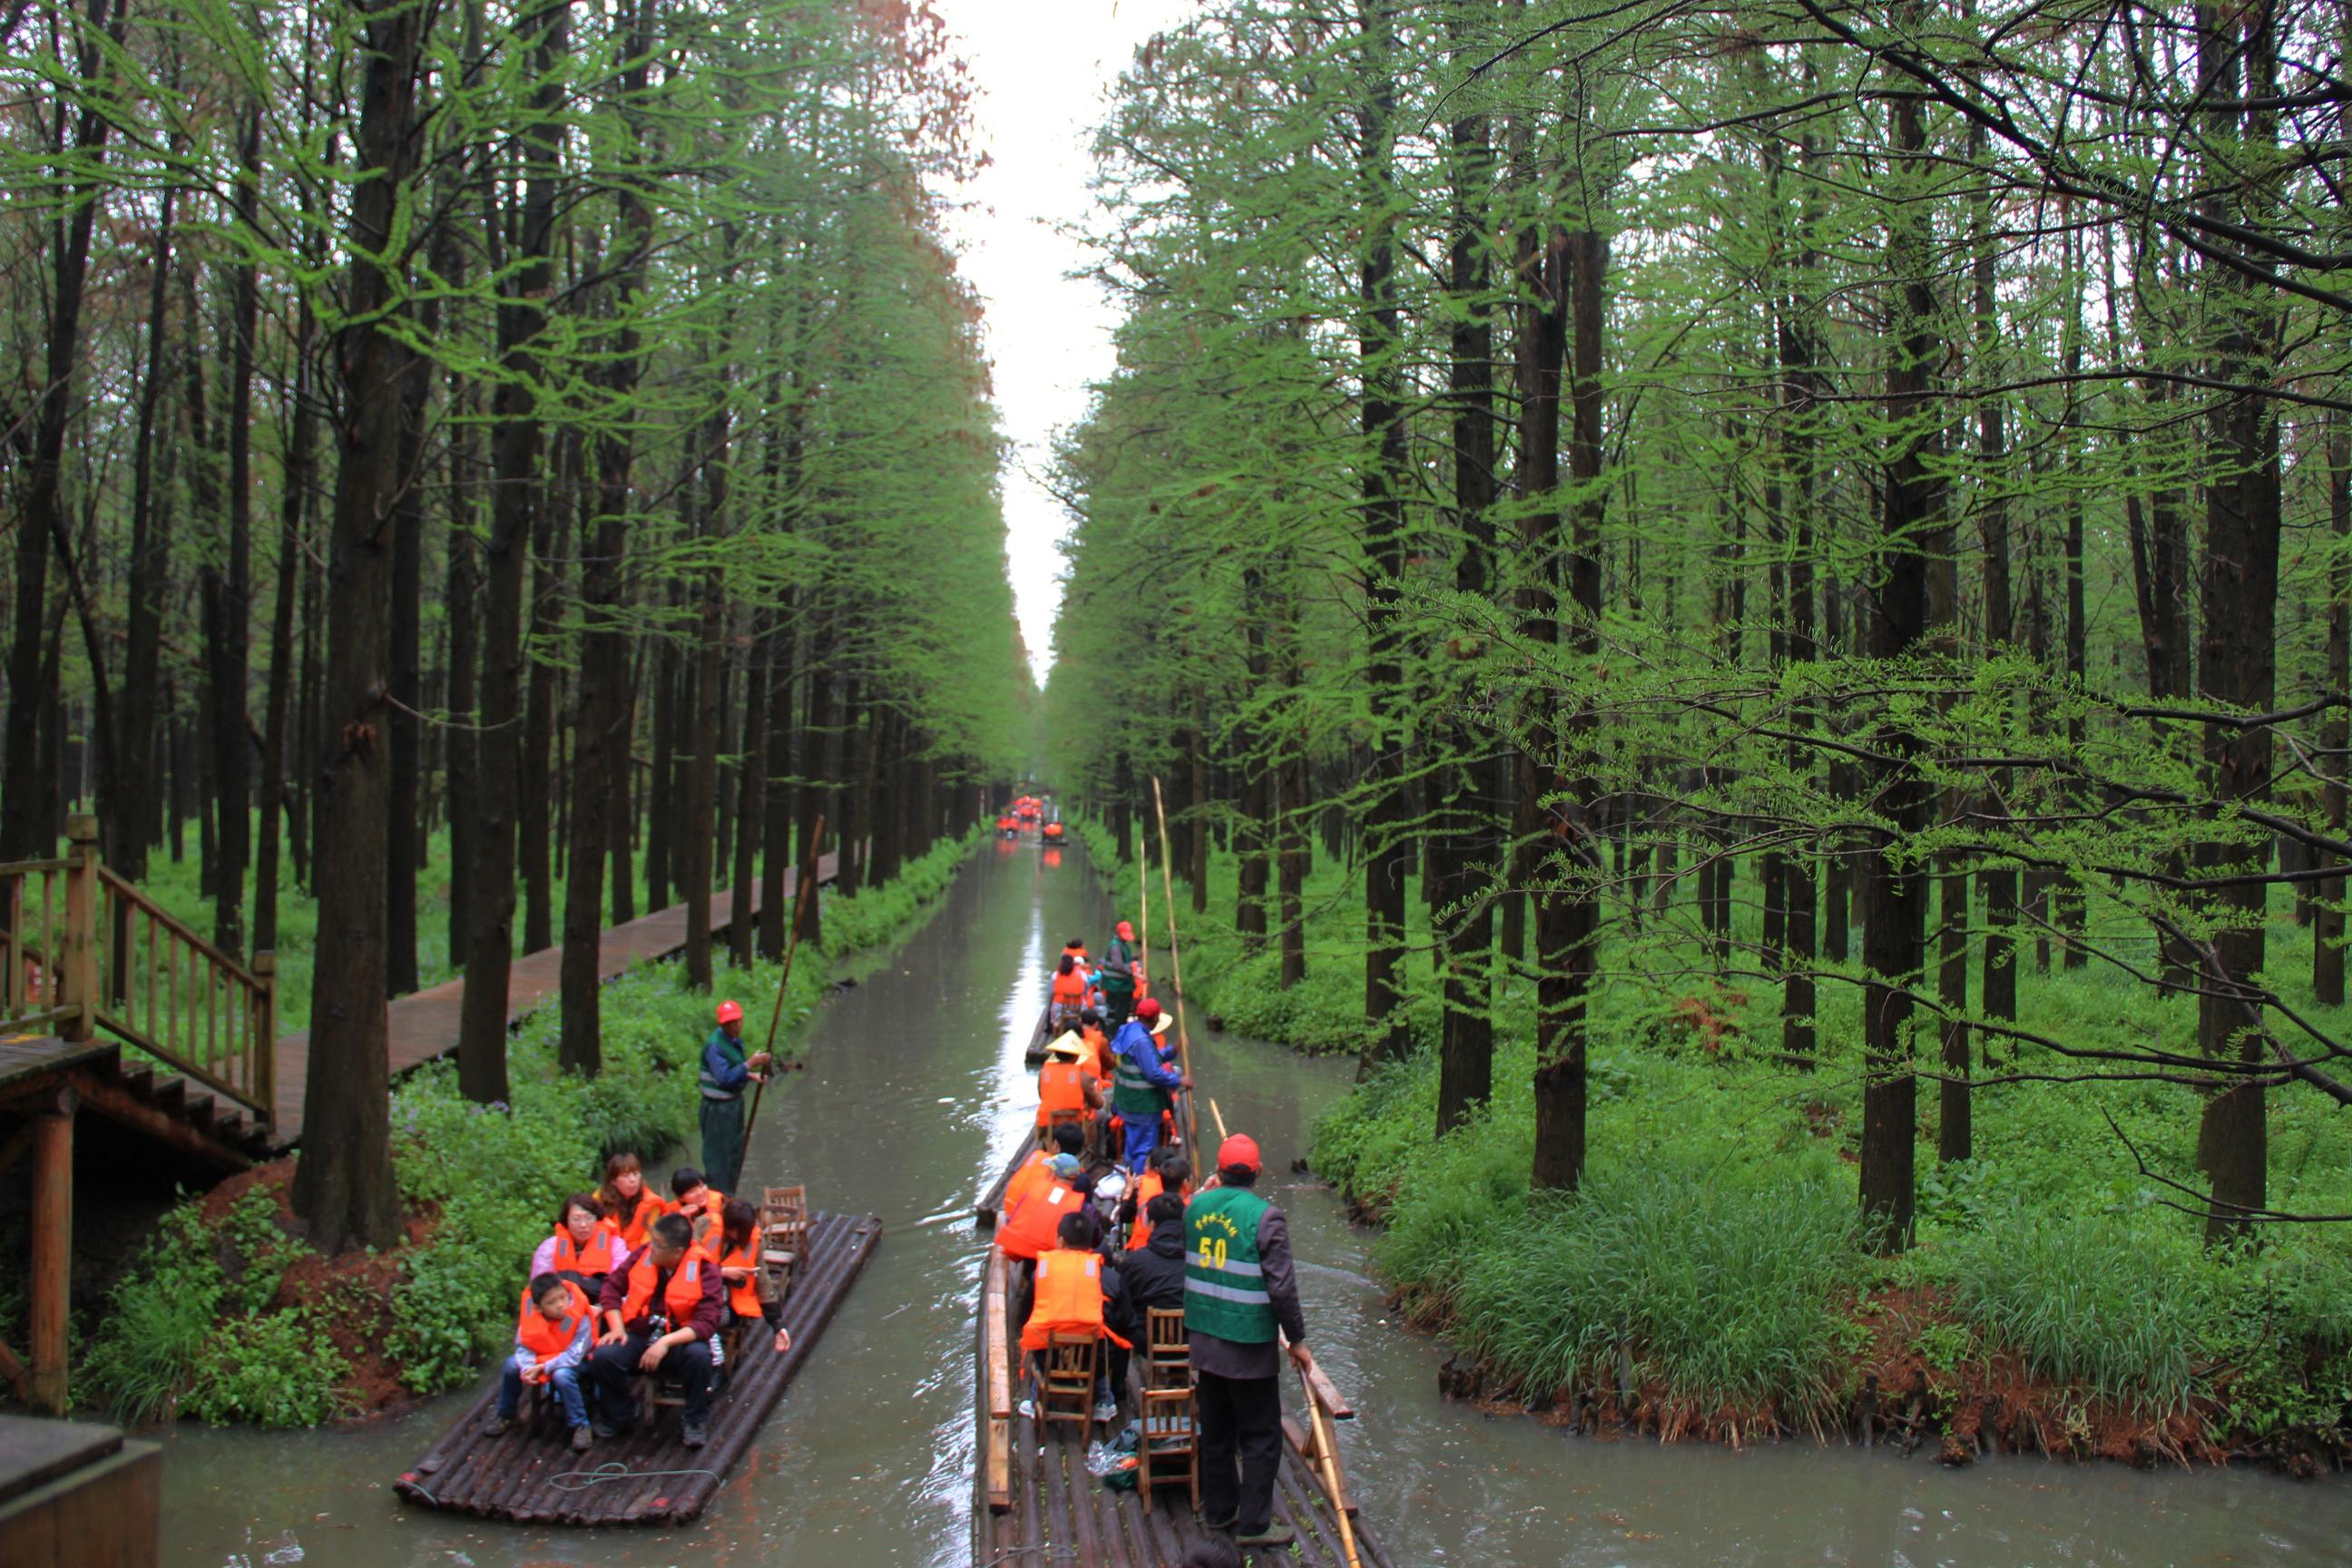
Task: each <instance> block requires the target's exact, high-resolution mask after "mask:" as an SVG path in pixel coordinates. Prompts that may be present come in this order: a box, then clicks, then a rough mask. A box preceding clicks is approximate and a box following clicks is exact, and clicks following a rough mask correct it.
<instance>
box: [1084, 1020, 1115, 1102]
mask: <svg viewBox="0 0 2352 1568" xmlns="http://www.w3.org/2000/svg"><path fill="white" fill-rule="evenodd" d="M1079 1038H1080V1039H1082V1040H1084V1041H1085V1042H1086V1043H1087V1045H1088V1046H1089V1047H1093V1050H1094V1069H1095V1077H1096V1078H1097V1079H1100V1080H1101V1082H1102V1086H1103V1087H1104V1088H1105V1089H1108V1088H1109V1087H1110V1086H1111V1080H1112V1079H1114V1078H1116V1077H1117V1076H1118V1064H1117V1063H1116V1062H1115V1061H1114V1060H1113V1059H1112V1057H1111V1054H1110V1037H1109V1036H1108V1035H1106V1034H1104V1033H1103V1032H1102V1030H1101V1029H1099V1028H1087V1029H1085V1030H1082V1031H1081V1032H1080V1034H1079Z"/></svg>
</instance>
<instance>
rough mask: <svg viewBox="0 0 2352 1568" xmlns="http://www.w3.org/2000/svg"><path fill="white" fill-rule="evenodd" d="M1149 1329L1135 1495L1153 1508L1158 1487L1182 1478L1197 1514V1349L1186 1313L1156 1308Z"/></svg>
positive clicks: (1141, 1362)
mask: <svg viewBox="0 0 2352 1568" xmlns="http://www.w3.org/2000/svg"><path fill="white" fill-rule="evenodd" d="M1146 1327H1147V1329H1148V1333H1147V1335H1146V1337H1145V1339H1144V1342H1143V1354H1142V1355H1141V1356H1139V1357H1138V1358H1137V1369H1138V1372H1139V1374H1140V1384H1141V1386H1140V1387H1139V1390H1138V1394H1139V1397H1138V1399H1137V1404H1138V1405H1139V1406H1140V1407H1141V1409H1142V1412H1143V1421H1142V1426H1143V1436H1142V1440H1141V1441H1140V1442H1139V1444H1138V1445H1137V1446H1136V1450H1135V1467H1136V1477H1135V1483H1136V1489H1137V1490H1138V1491H1139V1493H1140V1494H1141V1496H1142V1498H1143V1503H1144V1506H1145V1507H1146V1508H1149V1507H1150V1506H1151V1489H1152V1487H1153V1485H1154V1484H1155V1483H1157V1484H1165V1483H1167V1482H1169V1481H1172V1480H1175V1479H1177V1477H1178V1475H1179V1474H1181V1475H1182V1476H1184V1477H1185V1478H1187V1479H1189V1480H1190V1482H1191V1485H1192V1507H1193V1508H1194V1509H1195V1510H1198V1509H1199V1508H1200V1506H1201V1447H1200V1424H1199V1422H1198V1420H1197V1419H1196V1417H1195V1415H1194V1413H1193V1405H1192V1343H1191V1342H1190V1340H1188V1339H1187V1338H1186V1336H1185V1333H1184V1310H1183V1309H1182V1308H1181V1307H1154V1308H1152V1309H1151V1313H1150V1322H1149V1323H1148V1324H1147V1325H1146ZM1155 1471H1156V1472H1158V1473H1155Z"/></svg>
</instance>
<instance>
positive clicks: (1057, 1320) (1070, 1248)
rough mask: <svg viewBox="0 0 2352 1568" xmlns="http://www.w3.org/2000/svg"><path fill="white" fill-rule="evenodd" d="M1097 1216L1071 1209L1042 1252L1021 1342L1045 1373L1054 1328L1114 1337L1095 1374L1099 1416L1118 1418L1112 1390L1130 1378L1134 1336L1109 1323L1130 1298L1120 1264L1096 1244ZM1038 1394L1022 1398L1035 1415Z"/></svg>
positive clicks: (1036, 1370)
mask: <svg viewBox="0 0 2352 1568" xmlns="http://www.w3.org/2000/svg"><path fill="white" fill-rule="evenodd" d="M1094 1236H1095V1227H1094V1221H1093V1219H1092V1218H1091V1217H1090V1216H1089V1215H1084V1214H1066V1215H1063V1216H1062V1219H1061V1223H1060V1225H1059V1226H1056V1227H1055V1237H1054V1239H1055V1245H1054V1246H1053V1247H1050V1248H1048V1249H1047V1250H1046V1251H1045V1252H1042V1253H1040V1254H1038V1256H1037V1269H1036V1274H1035V1276H1034V1283H1035V1288H1034V1290H1033V1291H1032V1292H1031V1295H1030V1306H1029V1321H1027V1322H1026V1323H1024V1325H1022V1329H1021V1348H1022V1349H1023V1350H1024V1351H1026V1352H1030V1353H1031V1354H1032V1355H1033V1356H1034V1358H1035V1359H1034V1361H1033V1362H1032V1363H1030V1366H1031V1375H1032V1376H1033V1377H1042V1376H1044V1375H1045V1351H1046V1348H1047V1347H1048V1346H1050V1345H1051V1344H1052V1343H1053V1342H1054V1336H1055V1334H1092V1335H1094V1336H1096V1337H1097V1338H1098V1339H1106V1340H1108V1341H1109V1342H1111V1356H1110V1363H1109V1367H1108V1374H1107V1375H1105V1376H1102V1377H1097V1379H1096V1380H1095V1411H1094V1415H1095V1419H1096V1420H1097V1421H1114V1420H1117V1419H1118V1397H1117V1396H1116V1395H1115V1394H1113V1393H1112V1391H1113V1390H1114V1389H1116V1388H1118V1387H1120V1386H1121V1385H1122V1384H1125V1383H1126V1381H1127V1378H1126V1373H1127V1352H1129V1350H1130V1349H1132V1348H1133V1343H1134V1342H1132V1341H1130V1340H1128V1339H1126V1338H1123V1337H1122V1336H1121V1335H1120V1334H1119V1333H1118V1331H1117V1330H1115V1329H1113V1328H1112V1327H1111V1326H1110V1322H1109V1320H1110V1319H1113V1318H1124V1317H1125V1316H1126V1315H1127V1313H1126V1302H1125V1300H1123V1299H1122V1296H1121V1286H1120V1282H1119V1276H1118V1269H1116V1268H1106V1267H1104V1264H1103V1258H1102V1254H1101V1253H1099V1252H1097V1251H1096V1250H1095V1249H1094ZM1030 1386H1031V1389H1032V1391H1033V1396H1032V1397H1027V1398H1024V1399H1023V1400H1022V1401H1021V1414H1022V1415H1026V1416H1029V1417H1031V1418H1032V1419H1034V1417H1035V1416H1036V1414H1037V1405H1036V1401H1035V1399H1034V1389H1035V1386H1036V1385H1035V1384H1034V1383H1033V1384H1031V1385H1030Z"/></svg>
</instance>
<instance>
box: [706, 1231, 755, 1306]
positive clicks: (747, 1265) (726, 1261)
mask: <svg viewBox="0 0 2352 1568" xmlns="http://www.w3.org/2000/svg"><path fill="white" fill-rule="evenodd" d="M712 1240H713V1244H714V1245H715V1244H716V1242H717V1238H716V1237H713V1238H712ZM717 1262H718V1264H719V1267H720V1268H741V1269H745V1270H747V1272H746V1273H745V1274H744V1276H743V1278H742V1279H740V1280H734V1279H727V1278H725V1277H724V1276H723V1275H722V1276H721V1277H720V1279H719V1285H720V1287H721V1288H722V1289H725V1290H726V1292H727V1304H728V1305H729V1306H730V1307H732V1308H734V1309H735V1315H736V1316H737V1317H739V1318H741V1319H744V1320H746V1321H749V1320H751V1319H752V1318H756V1317H758V1316H759V1315H760V1233H759V1232H758V1231H756V1230H755V1231H753V1232H752V1233H751V1240H750V1241H748V1242H746V1243H744V1244H743V1245H742V1246H740V1247H737V1248H735V1249H734V1250H733V1251H732V1252H730V1253H728V1254H726V1255H725V1256H724V1257H721V1258H718V1259H717Z"/></svg>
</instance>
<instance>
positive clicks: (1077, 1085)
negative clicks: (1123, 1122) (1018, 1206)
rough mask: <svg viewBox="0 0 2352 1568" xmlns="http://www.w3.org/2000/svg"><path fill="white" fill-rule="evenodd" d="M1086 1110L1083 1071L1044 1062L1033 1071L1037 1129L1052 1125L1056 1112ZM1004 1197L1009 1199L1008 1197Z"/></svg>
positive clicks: (1066, 1064) (1072, 1064)
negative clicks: (1035, 1090) (1035, 1089)
mask: <svg viewBox="0 0 2352 1568" xmlns="http://www.w3.org/2000/svg"><path fill="white" fill-rule="evenodd" d="M1086 1109H1087V1069H1086V1068H1084V1067H1082V1066H1080V1065H1079V1064H1078V1063H1076V1062H1063V1061H1054V1062H1047V1063H1046V1064H1045V1066H1044V1067H1041V1068H1038V1069H1037V1125H1038V1126H1040V1127H1047V1126H1051V1125H1052V1124H1053V1121H1054V1112H1055V1111H1056V1110H1076V1111H1080V1112H1083V1111H1084V1110H1086ZM1007 1195H1008V1196H1009V1195H1011V1194H1009V1193H1008V1194H1007Z"/></svg>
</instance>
